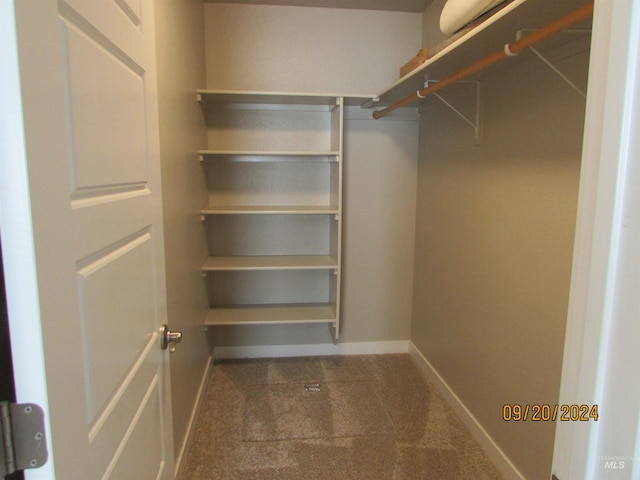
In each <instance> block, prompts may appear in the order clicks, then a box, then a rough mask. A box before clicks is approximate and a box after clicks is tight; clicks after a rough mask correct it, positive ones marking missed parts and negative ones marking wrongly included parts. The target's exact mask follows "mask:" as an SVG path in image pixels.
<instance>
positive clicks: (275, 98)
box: [197, 89, 375, 107]
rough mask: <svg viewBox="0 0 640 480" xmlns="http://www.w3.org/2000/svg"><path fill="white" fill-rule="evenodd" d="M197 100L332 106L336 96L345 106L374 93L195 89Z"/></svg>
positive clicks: (365, 99) (358, 103)
mask: <svg viewBox="0 0 640 480" xmlns="http://www.w3.org/2000/svg"><path fill="white" fill-rule="evenodd" d="M197 95H198V97H197V98H198V101H199V102H202V103H204V104H209V105H212V104H241V103H248V104H256V105H325V106H329V107H330V106H334V105H336V103H337V100H338V98H341V97H342V98H343V99H344V104H345V105H347V106H353V105H361V104H362V103H364V102H365V101H367V100H371V99H373V98H375V95H359V94H356V95H351V94H349V95H344V94H331V93H290V92H246V91H238V90H208V89H202V90H197Z"/></svg>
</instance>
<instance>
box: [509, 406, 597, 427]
mask: <svg viewBox="0 0 640 480" xmlns="http://www.w3.org/2000/svg"><path fill="white" fill-rule="evenodd" d="M502 419H503V420H504V421H505V422H526V421H527V420H529V421H532V422H555V421H556V420H559V421H561V422H588V421H590V420H593V421H596V422H597V421H598V405H597V404H596V405H584V404H583V405H579V404H575V403H574V404H563V405H558V404H555V405H548V404H531V405H528V404H525V405H521V404H518V403H514V404H506V405H504V406H503V407H502Z"/></svg>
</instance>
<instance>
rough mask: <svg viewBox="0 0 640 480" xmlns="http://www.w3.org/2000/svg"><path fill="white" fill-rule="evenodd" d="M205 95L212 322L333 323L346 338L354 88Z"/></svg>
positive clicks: (206, 211) (209, 317)
mask: <svg viewBox="0 0 640 480" xmlns="http://www.w3.org/2000/svg"><path fill="white" fill-rule="evenodd" d="M197 99H198V101H199V102H200V104H201V106H202V109H203V112H204V114H205V116H206V119H207V126H208V144H209V145H208V149H204V150H201V151H200V152H199V154H200V160H201V162H202V165H203V172H204V174H205V175H206V177H207V182H208V185H209V204H208V205H207V206H206V207H204V208H203V209H202V211H201V214H202V218H203V221H204V225H205V229H206V231H207V237H208V240H209V254H210V256H209V257H208V258H207V259H206V260H205V262H204V265H203V272H205V275H206V277H207V284H208V289H209V300H210V311H209V314H208V315H207V317H206V319H205V324H207V325H256V324H257V325H263V324H292V323H328V324H329V325H330V326H331V327H332V328H331V331H332V335H333V336H334V338H335V339H337V338H338V335H339V320H340V319H339V312H340V275H341V268H340V265H341V243H342V242H341V237H342V225H341V221H342V150H343V147H342V144H343V123H344V103H345V102H344V98H343V97H340V96H334V95H313V94H310V95H304V94H287V93H259V92H258V93H256V92H224V91H211V90H199V91H198V93H197ZM360 100H361V99H358V101H360ZM352 102H355V100H352Z"/></svg>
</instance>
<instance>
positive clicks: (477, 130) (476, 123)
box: [424, 80, 481, 145]
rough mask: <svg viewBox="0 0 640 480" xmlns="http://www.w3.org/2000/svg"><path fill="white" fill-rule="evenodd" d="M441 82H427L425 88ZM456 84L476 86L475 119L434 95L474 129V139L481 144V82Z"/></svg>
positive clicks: (477, 143)
mask: <svg viewBox="0 0 640 480" xmlns="http://www.w3.org/2000/svg"><path fill="white" fill-rule="evenodd" d="M437 82H439V80H425V82H424V86H425V88H427V87H428V86H429V84H430V83H437ZM456 83H470V84H474V85H475V86H476V108H475V116H474V118H473V119H470V118H469V117H467V116H466V115H465V114H464V113H462V112H461V111H460V110H458V109H457V108H456V107H454V106H453V105H452V104H451V103H450V102H448V101H447V100H446V99H444V98H443V97H442V95H440V94H439V93H437V92H433V93H432V95H433V96H435V97H436V98H437V99H438V100H440V101H441V102H442V103H444V104H445V105H446V106H447V107H449V108H450V109H451V111H453V112H454V113H455V114H456V115H458V117H460V118H461V119H462V120H463V121H464V122H465V123H466V124H468V125H469V126H470V127H471V128H473V133H474V138H475V140H476V145H479V144H480V101H481V94H480V82H479V81H478V80H461V81H459V82H456Z"/></svg>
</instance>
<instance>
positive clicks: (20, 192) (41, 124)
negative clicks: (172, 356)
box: [2, 0, 174, 480]
mask: <svg viewBox="0 0 640 480" xmlns="http://www.w3.org/2000/svg"><path fill="white" fill-rule="evenodd" d="M9 3H11V2H9ZM14 8H15V27H16V35H15V37H14V38H17V60H18V62H19V73H20V77H19V81H18V82H16V84H17V85H19V88H20V90H21V94H22V98H21V99H20V100H18V103H16V105H18V109H17V110H20V112H19V114H21V115H22V116H23V118H24V123H23V124H22V123H21V122H19V120H20V118H19V116H16V117H15V119H14V120H16V122H14V124H13V126H14V127H16V126H17V124H18V123H20V125H19V126H20V127H23V128H19V129H18V130H19V131H18V132H17V136H16V139H17V138H18V136H20V135H22V136H23V137H24V142H23V146H22V147H20V146H17V144H19V143H20V142H19V141H16V143H15V144H14V150H15V152H17V155H16V156H15V157H14V158H12V159H4V160H3V162H5V163H4V164H3V175H4V174H5V173H6V172H9V171H11V172H12V173H15V176H14V178H13V179H12V180H11V181H9V180H8V179H6V178H3V180H2V182H3V185H2V187H3V189H5V188H6V189H7V191H5V192H3V197H2V203H3V205H2V206H3V208H2V210H3V211H2V231H3V249H4V251H5V258H7V259H8V265H7V272H6V274H7V283H10V284H11V285H12V288H11V289H10V291H9V292H8V301H9V317H10V322H11V325H12V330H13V334H14V338H13V339H12V340H13V348H14V354H15V360H16V374H17V377H19V378H18V381H17V390H18V396H19V397H20V398H19V400H20V401H34V399H33V398H31V397H30V394H29V392H31V391H34V390H37V388H35V389H34V388H33V386H34V384H35V385H40V386H41V388H42V389H43V390H44V391H45V393H44V394H43V395H42V397H43V398H42V399H41V403H43V404H44V406H45V409H46V410H47V418H48V419H49V431H48V432H47V433H48V436H49V442H50V443H49V447H50V453H51V459H50V462H49V463H48V465H47V466H46V467H45V468H43V469H41V470H33V471H29V473H28V475H27V478H28V479H36V478H48V479H50V478H52V475H51V472H52V471H53V472H55V478H57V479H58V480H88V479H91V480H94V479H114V480H115V479H123V480H124V479H136V480H158V479H161V480H169V479H172V478H174V462H173V450H172V448H173V446H172V442H173V440H172V429H171V417H170V404H171V402H170V398H169V384H168V381H167V380H168V353H167V351H161V349H160V342H159V327H160V325H161V324H163V323H165V321H166V299H165V280H164V253H163V249H164V246H163V239H162V212H161V197H160V181H159V179H160V176H159V173H160V172H159V168H160V167H159V150H158V148H159V147H158V125H157V99H156V78H155V76H156V73H155V46H154V25H153V3H152V2H151V1H150V0H24V1H22V0H21V1H19V2H15V6H14ZM2 9H3V12H2V13H3V14H4V13H9V12H10V10H12V7H11V6H10V5H8V4H7V3H6V2H5V5H4V6H3V7H2ZM9 48H10V47H9ZM5 75H6V76H7V78H9V77H10V74H5ZM16 78H18V77H17V73H16ZM16 88H17V87H16ZM17 93H19V92H17ZM5 95H6V94H5ZM14 100H15V99H14V98H12V99H9V101H14ZM5 126H6V125H5ZM5 167H7V168H6V169H5ZM20 172H22V173H24V175H25V176H24V177H21V174H20ZM20 208H22V212H23V214H24V215H26V216H27V217H29V218H24V217H23V218H22V220H20V219H19V218H18V216H19V215H18V214H19V211H20ZM25 226H26V228H22V227H25ZM5 240H6V242H5ZM26 325H30V326H31V330H30V331H27V330H26V328H27V327H26ZM27 351H28V353H27ZM34 359H35V361H34ZM40 362H41V363H40Z"/></svg>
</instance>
